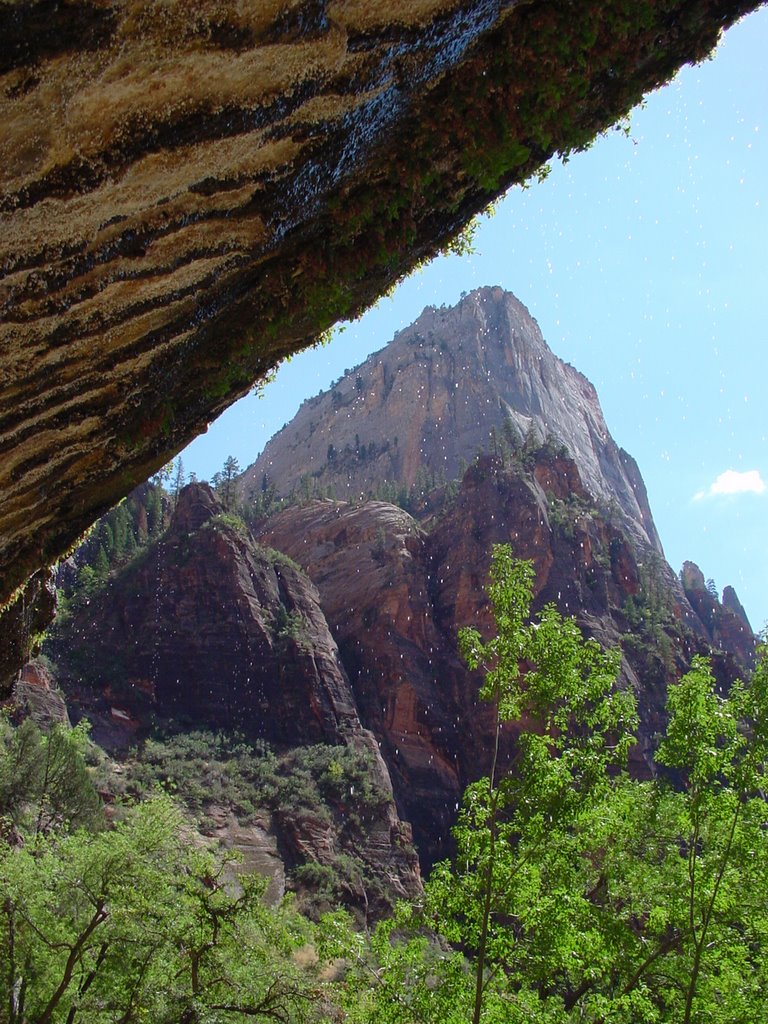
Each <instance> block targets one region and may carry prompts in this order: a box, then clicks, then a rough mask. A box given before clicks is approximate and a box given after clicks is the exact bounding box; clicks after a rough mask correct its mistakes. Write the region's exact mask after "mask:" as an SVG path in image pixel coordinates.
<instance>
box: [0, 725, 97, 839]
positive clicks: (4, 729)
mask: <svg viewBox="0 0 768 1024" xmlns="http://www.w3.org/2000/svg"><path fill="white" fill-rule="evenodd" d="M87 738H88V727H87V724H86V723H81V724H80V725H78V726H77V727H76V728H74V729H70V728H69V727H68V726H64V725H54V726H53V728H52V729H51V730H50V732H49V733H48V734H47V735H45V734H43V733H42V732H41V731H40V729H39V728H38V727H37V726H36V725H35V724H34V722H33V721H32V720H31V719H26V720H25V721H24V722H23V723H22V724H21V725H20V726H19V727H18V728H16V729H14V728H12V727H11V726H10V725H9V724H8V723H7V722H4V723H2V726H1V727H0V815H3V816H5V817H6V819H7V820H8V821H9V822H10V823H11V824H12V825H13V826H14V827H19V828H22V829H26V830H28V831H30V832H31V833H32V835H34V836H37V837H39V836H40V835H42V834H45V833H48V832H50V831H51V830H53V829H60V828H62V827H66V828H73V827H75V828H76V827H82V826H85V827H89V828H95V827H98V826H99V825H100V824H101V822H102V811H101V801H100V800H99V797H98V795H97V793H96V790H95V789H94V786H93V783H92V781H91V778H90V775H89V773H88V769H87V767H86V764H85V750H86V745H87V741H88V739H87Z"/></svg>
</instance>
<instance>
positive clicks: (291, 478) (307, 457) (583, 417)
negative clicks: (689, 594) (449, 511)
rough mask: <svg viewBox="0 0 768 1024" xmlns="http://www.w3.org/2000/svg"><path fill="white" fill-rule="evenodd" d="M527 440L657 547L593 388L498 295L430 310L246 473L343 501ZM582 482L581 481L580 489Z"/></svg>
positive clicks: (489, 291)
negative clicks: (552, 446)
mask: <svg viewBox="0 0 768 1024" xmlns="http://www.w3.org/2000/svg"><path fill="white" fill-rule="evenodd" d="M526 436H535V437H536V438H538V440H539V441H541V440H543V439H544V438H547V437H552V438H554V439H555V440H556V441H557V442H558V443H560V444H563V445H565V447H566V448H567V450H568V453H569V454H570V456H571V458H572V459H573V461H574V462H575V464H576V466H577V468H578V475H579V477H580V480H581V481H582V482H583V486H584V487H585V488H586V490H587V491H588V492H589V493H591V495H592V496H593V497H594V498H597V499H600V500H602V501H603V502H604V503H605V504H606V505H607V504H608V503H612V504H616V505H618V507H619V509H620V510H621V512H622V513H623V517H624V520H625V522H626V524H627V526H628V528H629V530H630V532H631V534H632V536H633V537H634V538H635V539H636V540H638V541H639V542H641V543H642V544H643V545H646V546H650V547H652V548H654V549H655V550H656V551H657V552H659V553H660V552H661V543H660V541H659V538H658V534H657V533H656V528H655V526H654V523H653V518H652V516H651V511H650V508H649V505H648V499H647V495H646V492H645V486H644V484H643V481H642V478H641V476H640V473H639V471H638V469H637V466H636V464H635V462H634V460H633V459H632V457H631V456H629V455H628V454H627V453H626V452H624V451H623V450H622V449H620V448H619V447H618V446H617V445H616V443H615V442H614V440H613V438H612V437H611V435H610V433H609V431H608V427H607V426H606V423H605V419H604V418H603V413H602V410H601V408H600V402H599V400H598V397H597V394H596V392H595V389H594V387H593V386H592V384H590V382H589V381H588V380H587V379H586V378H585V377H584V376H583V375H582V374H580V373H579V372H578V371H577V370H574V369H573V367H571V366H569V365H568V364H566V363H564V362H562V360H560V359H558V358H557V357H556V356H555V355H554V354H553V353H552V352H551V350H550V349H549V347H548V346H547V344H546V342H545V341H544V339H543V337H542V335H541V331H540V330H539V327H538V324H537V323H536V321H535V320H534V319H533V317H532V316H531V315H530V313H529V312H528V310H527V309H526V308H525V306H523V304H522V303H521V302H519V301H518V300H517V299H516V298H515V297H514V296H513V295H511V294H510V293H509V292H504V291H503V290H502V289H501V288H480V289H477V290H476V291H474V292H472V293H471V294H469V295H468V296H467V297H466V298H464V299H462V301H461V302H460V303H459V304H458V305H457V306H455V307H454V308H452V309H434V308H431V307H430V308H427V309H426V310H425V311H424V312H423V313H422V315H421V316H420V317H419V319H418V320H417V321H416V322H415V323H414V324H412V325H411V326H410V327H408V328H406V329H405V330H404V331H401V332H400V333H399V334H398V335H397V336H396V337H395V338H394V339H393V340H392V341H391V342H390V344H389V345H387V347H386V348H384V349H382V350H381V351H380V352H377V353H375V354H374V355H372V356H370V357H369V358H368V359H367V360H366V361H365V362H364V363H363V364H362V365H360V366H358V367H357V368H356V369H354V370H351V371H350V372H349V373H348V374H347V375H345V376H344V377H343V378H342V379H341V380H340V381H339V382H338V383H337V384H336V385H335V387H333V388H332V389H331V390H329V391H327V392H324V393H323V394H321V395H319V396H318V397H316V398H312V399H309V400H308V401H307V402H305V403H304V404H303V405H302V407H301V409H300V410H299V412H298V413H297V415H296V416H295V417H294V419H293V420H292V421H291V422H290V423H289V424H288V425H287V426H286V427H284V428H283V429H282V430H281V431H280V432H279V433H278V434H276V435H275V437H274V438H272V440H271V441H270V442H269V443H268V444H267V446H266V448H265V449H264V451H263V453H262V454H261V455H260V456H259V458H258V459H257V460H256V462H255V463H254V464H253V466H251V467H250V468H249V469H248V470H247V471H246V473H245V475H244V489H245V490H246V492H247V491H248V490H258V489H259V487H261V486H262V485H263V483H264V482H265V476H266V481H267V482H268V483H270V482H271V483H272V484H274V486H275V487H276V488H277V491H278V493H279V494H290V493H291V492H292V491H295V492H297V493H298V492H299V491H300V488H301V486H302V478H304V479H306V478H307V477H309V478H311V481H312V486H313V487H315V488H316V489H320V490H322V489H323V488H328V487H330V488H332V489H333V491H334V492H335V494H336V496H337V497H339V498H350V497H356V496H359V495H361V494H369V493H371V491H373V490H375V489H376V487H377V486H380V485H381V484H382V483H383V482H385V481H391V482H396V483H398V484H403V485H405V486H406V487H409V488H410V487H413V485H414V484H416V483H417V480H418V479H419V474H422V475H424V474H432V475H433V476H437V477H438V478H442V479H444V480H446V479H448V480H449V479H452V478H454V477H456V476H457V475H458V473H459V467H460V464H461V462H462V460H463V461H464V462H469V461H471V460H472V458H473V457H474V455H475V453H476V451H477V450H478V448H481V449H483V450H486V451H489V450H491V449H492V448H493V447H495V446H496V445H498V444H501V445H506V446H507V447H508V446H509V445H510V444H511V445H517V446H520V445H522V443H523V440H524V438H525V437H526ZM580 485H581V484H580Z"/></svg>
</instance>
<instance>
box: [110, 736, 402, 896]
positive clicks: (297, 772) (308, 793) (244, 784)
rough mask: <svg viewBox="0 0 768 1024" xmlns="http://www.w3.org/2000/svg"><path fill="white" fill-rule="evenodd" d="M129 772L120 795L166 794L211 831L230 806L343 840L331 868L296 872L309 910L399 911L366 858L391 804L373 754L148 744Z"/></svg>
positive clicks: (323, 747) (315, 865)
mask: <svg viewBox="0 0 768 1024" xmlns="http://www.w3.org/2000/svg"><path fill="white" fill-rule="evenodd" d="M124 768H125V771H124V773H123V774H122V775H121V776H119V777H118V780H119V787H116V788H119V789H120V791H121V793H122V795H123V796H128V797H130V798H133V799H136V798H146V797H147V796H148V795H149V794H151V793H152V792H153V791H154V790H156V789H158V788H161V789H163V790H164V791H165V792H166V793H168V794H171V795H173V796H174V798H176V799H177V800H179V801H180V802H181V803H182V805H183V806H185V807H186V808H188V809H189V811H191V812H192V814H194V815H195V817H197V818H198V820H200V821H202V822H204V821H205V820H206V818H207V816H208V815H209V813H210V812H211V810H212V809H213V808H214V807H224V808H228V809H230V810H232V811H233V812H234V813H235V814H236V816H237V817H238V818H239V819H240V820H243V821H252V820H255V819H257V818H264V817H269V816H270V815H274V816H276V817H277V818H278V819H279V820H280V821H282V822H284V823H285V824H287V825H290V827H291V828H292V829H295V828H296V827H297V826H298V827H302V826H307V827H309V828H311V829H317V828H322V829H323V830H324V831H329V830H330V831H331V832H333V833H334V834H335V835H336V837H337V839H336V840H335V843H334V845H333V846H330V845H329V849H328V851H327V858H326V859H325V860H324V861H323V862H322V863H319V862H316V861H305V862H303V863H299V864H297V865H295V868H294V870H293V874H292V877H293V880H294V882H295V883H296V884H297V886H298V888H299V889H300V890H302V896H301V906H302V908H303V909H304V910H305V911H307V912H309V913H311V914H312V915H317V914H318V913H320V912H322V911H324V910H328V909H329V908H330V907H332V906H336V905H338V904H340V903H342V904H350V903H352V904H356V905H359V904H360V903H361V902H362V903H365V900H366V899H368V900H369V901H370V902H371V903H373V902H376V903H377V906H378V907H379V908H381V907H385V906H387V905H391V903H392V895H391V893H389V892H388V891H387V886H386V881H385V880H384V879H383V878H379V877H377V875H376V873H375V871H373V870H371V869H370V868H369V867H368V866H367V865H366V864H365V863H364V862H363V861H362V860H361V859H360V856H359V853H360V846H361V842H362V839H363V837H364V836H365V835H366V834H367V830H368V829H369V827H370V825H371V823H372V822H373V821H374V820H375V818H376V817H377V816H378V815H380V814H381V811H382V808H383V807H384V806H385V805H386V803H387V802H388V801H389V799H390V796H389V794H388V793H387V792H386V791H385V790H384V789H382V788H381V787H380V786H379V785H378V784H377V783H376V782H375V781H374V779H375V776H374V772H373V765H372V763H371V754H370V752H369V751H367V750H366V749H365V748H358V747H355V746H338V747H336V746H329V745H327V744H317V745H315V746H311V747H298V748H296V749H294V750H291V751H289V752H287V753H285V754H282V755H278V754H276V753H275V752H274V751H272V750H271V749H270V748H269V747H268V746H267V745H266V744H264V743H261V744H258V745H251V744H249V743H246V742H244V741H243V740H241V739H238V738H236V737H231V736H227V735H225V734H223V733H216V734H214V733H208V732H191V733H183V734H179V735H177V736H173V737H167V738H164V739H154V740H148V741H147V742H146V743H145V745H144V749H143V750H142V751H141V752H140V753H138V752H137V754H136V756H135V757H134V758H132V759H131V760H130V761H129V762H127V763H126V765H125V766H124ZM112 785H113V787H115V786H116V783H115V780H112ZM116 795H119V794H116ZM304 890H306V891H304Z"/></svg>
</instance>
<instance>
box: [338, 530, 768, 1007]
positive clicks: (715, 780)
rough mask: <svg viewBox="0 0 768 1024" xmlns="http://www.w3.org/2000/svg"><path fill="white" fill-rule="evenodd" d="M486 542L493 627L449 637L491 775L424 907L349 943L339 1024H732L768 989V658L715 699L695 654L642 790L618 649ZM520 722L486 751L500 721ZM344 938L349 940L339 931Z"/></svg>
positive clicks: (466, 806) (478, 786)
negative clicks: (502, 749)
mask: <svg viewBox="0 0 768 1024" xmlns="http://www.w3.org/2000/svg"><path fill="white" fill-rule="evenodd" d="M531 582H532V573H531V569H530V566H528V565H527V564H526V563H521V562H516V561H515V560H514V559H512V556H511V553H510V551H509V549H508V548H503V547H501V548H496V549H495V551H494V555H493V560H492V568H491V583H490V587H489V596H490V603H491V608H492V611H493V613H494V617H495V620H496V626H497V635H496V636H494V637H493V638H492V639H491V640H487V641H486V640H484V639H483V638H482V637H481V636H480V634H479V633H477V631H475V630H465V631H463V632H462V634H461V647H462V651H463V653H464V656H465V658H466V660H467V661H468V663H469V664H470V665H471V666H472V667H473V668H483V669H484V670H485V683H484V686H483V690H482V694H483V696H484V697H485V698H486V699H487V700H489V701H491V702H492V703H493V706H494V708H495V711H496V725H497V729H496V735H497V750H496V752H495V753H494V757H493V766H492V770H491V773H490V775H489V777H487V778H485V779H481V780H480V781H479V782H478V783H475V784H474V785H472V786H470V787H469V788H468V790H467V792H466V794H465V797H464V801H463V806H462V810H461V813H460V817H459V822H458V824H457V826H456V829H455V832H454V835H455V839H456V856H455V858H454V860H453V861H452V862H445V863H443V864H439V865H437V866H436V868H435V869H434V871H433V874H432V876H431V877H430V879H429V881H428V883H427V885H426V888H425V895H424V900H423V904H422V906H420V907H419V908H411V909H403V910H401V912H400V916H399V918H398V919H396V921H395V922H394V923H393V924H392V923H391V924H388V925H386V926H382V927H380V929H379V930H378V931H377V933H376V934H375V935H374V937H373V939H372V940H371V941H370V942H368V943H366V942H365V941H364V940H363V939H361V938H358V939H357V940H352V939H350V937H349V935H348V933H345V932H344V930H343V929H341V930H340V931H339V936H340V939H339V944H340V947H343V943H344V941H346V943H347V947H346V952H345V953H344V955H345V956H346V957H347V960H348V963H349V964H350V971H349V974H348V980H349V984H350V985H351V986H352V992H351V993H350V992H346V993H344V998H345V999H346V1000H347V1001H348V1002H349V1004H350V1005H351V1006H352V1007H353V1008H352V1009H351V1010H350V1018H349V1019H350V1020H353V1021H359V1022H361V1024H362V1022H366V1024H367V1022H369V1021H370V1022H373V1021H377V1022H378V1021H379V1020H383V1021H390V1020H391V1021H392V1022H393V1024H394V1022H395V1021H397V1022H398V1024H417V1022H420V1024H433V1022H435V1024H437V1021H447V1022H449V1024H453V1022H456V1024H459V1022H461V1024H468V1022H470V1021H472V1022H474V1024H477V1022H482V1024H502V1022H503V1024H517V1022H520V1024H522V1022H523V1021H525V1022H534V1024H575V1022H577V1021H578V1022H589V1024H598V1022H600V1024H607V1022H610V1024H637V1022H639V1021H643V1022H644V1024H645V1022H649V1024H705V1022H707V1024H708V1022H715V1024H726V1022H728V1024H737V1022H738V1024H740V1022H757V1021H762V1020H764V1019H766V1013H767V1012H768V999H766V996H765V992H766V990H767V988H768V966H767V963H768V957H767V956H766V952H767V951H768V902H767V901H766V897H765V893H766V891H768V829H766V821H768V809H767V808H766V801H765V793H766V791H767V790H768V779H767V778H766V772H767V771H768V767H767V766H768V650H767V649H766V646H765V645H764V644H763V645H762V646H761V647H760V648H759V650H758V659H757V667H756V669H755V672H754V674H753V676H752V678H751V680H750V681H749V683H747V684H745V683H741V682H738V683H736V684H735V685H734V686H733V687H732V688H731V690H730V692H729V693H728V694H722V693H719V692H718V691H717V687H716V685H715V681H714V679H713V676H712V673H711V670H710V667H709V665H708V663H707V662H706V660H704V659H695V660H694V662H693V665H692V667H691V670H690V671H689V672H688V673H687V674H686V675H685V676H683V678H682V679H681V680H680V681H679V683H677V684H676V685H675V686H673V687H671V689H670V692H669V697H668V706H667V712H668V719H669V724H668V730H667V734H666V737H665V738H664V739H663V740H662V741H661V743H660V746H659V748H658V751H657V754H656V761H657V763H658V765H659V772H658V774H657V775H656V777H654V778H653V779H651V780H649V781H639V780H634V779H630V778H629V777H628V775H627V773H626V771H625V770H624V768H625V765H626V761H627V755H628V752H629V749H630V745H631V743H632V740H633V729H634V726H635V721H636V717H635V707H634V701H633V699H632V697H631V695H629V694H627V693H624V692H621V691H619V690H617V689H616V686H615V679H616V672H617V669H618V656H617V655H616V654H615V653H608V654H606V653H605V652H603V651H602V650H601V649H600V648H599V646H598V645H597V644H596V643H594V641H589V640H587V641H584V640H583V639H582V637H581V635H580V633H579V631H578V629H577V628H576V626H575V624H574V623H573V621H572V620H569V619H563V618H562V617H561V616H560V615H559V614H558V613H557V611H556V610H555V609H554V608H551V607H548V608H545V609H544V610H543V611H542V613H541V615H540V616H539V618H538V620H537V621H534V622H529V621H528V615H529V603H530V596H531ZM507 719H510V720H515V721H516V722H517V723H518V728H519V729H520V730H521V732H520V737H519V741H518V748H517V753H516V755H515V759H514V763H513V764H511V765H509V766H504V770H502V766H500V764H499V759H498V735H499V731H500V729H501V726H502V723H503V722H504V721H506V720H507ZM345 934H346V939H345Z"/></svg>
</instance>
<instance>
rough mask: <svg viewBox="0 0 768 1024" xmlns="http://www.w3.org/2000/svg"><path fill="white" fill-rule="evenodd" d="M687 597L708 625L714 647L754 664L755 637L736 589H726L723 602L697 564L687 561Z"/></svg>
mask: <svg viewBox="0 0 768 1024" xmlns="http://www.w3.org/2000/svg"><path fill="white" fill-rule="evenodd" d="M681 576H682V582H683V588H684V590H685V596H686V597H687V598H688V601H689V602H690V604H691V606H692V607H693V608H694V610H695V611H696V614H697V616H698V618H699V620H700V621H701V622H702V624H703V625H704V628H705V631H706V635H707V639H708V640H709V642H710V643H711V644H712V646H713V647H715V648H717V649H720V650H726V651H730V652H733V653H734V654H735V655H736V656H737V657H738V659H739V660H740V661H741V662H742V664H745V665H751V664H752V662H753V661H754V652H755V635H754V633H753V631H752V627H751V626H750V624H749V619H748V618H747V614H746V612H745V611H744V608H743V607H742V605H741V602H740V601H739V599H738V597H737V596H736V591H735V590H734V589H733V587H726V588H725V590H724V591H723V600H722V603H721V602H720V600H719V598H718V596H717V592H716V591H711V590H710V589H709V588H708V587H707V585H706V583H705V582H704V573H703V572H702V571H701V569H699V567H698V565H696V563H695V562H685V563H684V565H683V570H682V573H681Z"/></svg>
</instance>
